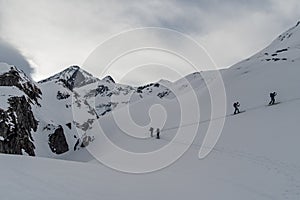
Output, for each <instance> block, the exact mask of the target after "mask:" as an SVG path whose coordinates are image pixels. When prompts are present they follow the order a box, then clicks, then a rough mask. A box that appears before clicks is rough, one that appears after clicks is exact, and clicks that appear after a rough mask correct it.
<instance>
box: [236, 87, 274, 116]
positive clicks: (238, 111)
mask: <svg viewBox="0 0 300 200" xmlns="http://www.w3.org/2000/svg"><path fill="white" fill-rule="evenodd" d="M276 96H277V93H276V92H271V93H270V98H271V101H270V103H269V106H271V105H274V104H275V97H276ZM240 106H241V105H240V103H239V102H234V103H233V107H234V112H233V114H234V115H236V114H239V113H241V111H240V109H239V107H240Z"/></svg>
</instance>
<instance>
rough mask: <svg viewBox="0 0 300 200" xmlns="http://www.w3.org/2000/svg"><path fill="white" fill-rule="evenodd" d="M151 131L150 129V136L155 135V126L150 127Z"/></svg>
mask: <svg viewBox="0 0 300 200" xmlns="http://www.w3.org/2000/svg"><path fill="white" fill-rule="evenodd" d="M149 131H150V136H151V137H153V132H154V128H153V127H150V129H149Z"/></svg>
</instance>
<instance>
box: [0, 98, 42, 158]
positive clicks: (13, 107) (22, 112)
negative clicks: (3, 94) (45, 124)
mask: <svg viewBox="0 0 300 200" xmlns="http://www.w3.org/2000/svg"><path fill="white" fill-rule="evenodd" d="M8 103H9V105H10V107H9V109H8V110H7V111H5V110H2V109H0V136H1V140H0V152H1V153H7V154H19V155H22V154H23V151H25V152H26V153H27V154H28V155H30V156H35V152H34V149H35V146H34V144H33V138H32V135H31V131H32V130H33V131H36V130H37V126H38V122H37V120H36V119H35V118H34V115H33V113H32V110H31V106H30V103H29V102H28V101H27V99H26V98H25V96H22V97H11V98H9V99H8Z"/></svg>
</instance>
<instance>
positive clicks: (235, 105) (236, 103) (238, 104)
mask: <svg viewBox="0 0 300 200" xmlns="http://www.w3.org/2000/svg"><path fill="white" fill-rule="evenodd" d="M233 107H234V113H233V114H234V115H236V114H239V113H241V112H240V109H239V107H240V103H239V102H235V103H234V104H233Z"/></svg>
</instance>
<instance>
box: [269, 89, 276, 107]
mask: <svg viewBox="0 0 300 200" xmlns="http://www.w3.org/2000/svg"><path fill="white" fill-rule="evenodd" d="M276 96H277V93H276V92H271V93H270V98H271V101H270V103H269V105H270V106H271V105H274V104H275V97H276Z"/></svg>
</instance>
